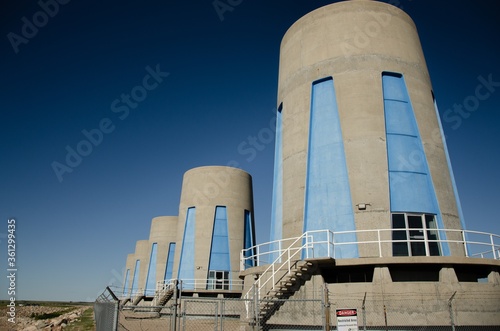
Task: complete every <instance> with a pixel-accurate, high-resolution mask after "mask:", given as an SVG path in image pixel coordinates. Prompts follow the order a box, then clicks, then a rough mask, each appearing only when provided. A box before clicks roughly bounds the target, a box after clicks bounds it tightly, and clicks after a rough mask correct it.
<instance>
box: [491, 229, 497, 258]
mask: <svg viewBox="0 0 500 331" xmlns="http://www.w3.org/2000/svg"><path fill="white" fill-rule="evenodd" d="M490 242H491V250H492V251H493V259H494V260H496V259H497V256H496V253H495V241H493V235H492V234H490Z"/></svg>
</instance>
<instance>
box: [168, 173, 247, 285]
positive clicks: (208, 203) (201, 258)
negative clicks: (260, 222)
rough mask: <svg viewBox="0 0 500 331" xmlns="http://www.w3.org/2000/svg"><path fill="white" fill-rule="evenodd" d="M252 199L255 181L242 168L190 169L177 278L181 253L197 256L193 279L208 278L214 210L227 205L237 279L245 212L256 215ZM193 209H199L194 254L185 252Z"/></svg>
mask: <svg viewBox="0 0 500 331" xmlns="http://www.w3.org/2000/svg"><path fill="white" fill-rule="evenodd" d="M252 196H253V192H252V178H251V176H250V175H249V174H248V173H246V172H245V171H243V170H240V169H236V168H230V167H222V166H210V167H200V168H195V169H191V170H189V171H187V172H186V173H185V174H184V178H183V183H182V193H181V200H180V205H179V224H178V227H177V248H176V253H175V260H174V272H173V275H174V277H177V275H178V272H179V261H180V259H181V254H194V265H193V266H192V267H193V268H194V272H193V274H194V278H195V279H207V275H208V266H209V258H210V249H211V243H212V236H213V228H214V217H215V209H216V207H217V206H226V207H227V219H228V222H227V223H228V224H227V225H228V237H229V252H230V266H231V273H232V278H233V279H235V280H237V279H238V273H239V268H240V251H241V250H242V249H243V244H244V215H245V210H247V211H249V212H251V213H252V215H253V198H252ZM190 207H195V209H196V220H195V235H194V238H196V239H195V243H194V247H195V248H194V251H193V252H188V251H186V250H185V251H184V252H182V247H183V237H184V230H185V225H186V216H187V211H188V208H190ZM252 217H253V216H252ZM252 222H253V220H252Z"/></svg>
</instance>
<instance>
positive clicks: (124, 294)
mask: <svg viewBox="0 0 500 331" xmlns="http://www.w3.org/2000/svg"><path fill="white" fill-rule="evenodd" d="M129 276H130V269H127V272H126V273H125V281H124V282H123V297H124V298H127V297H128V290H129V287H128V282H129V279H128V278H129Z"/></svg>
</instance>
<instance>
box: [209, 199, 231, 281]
mask: <svg viewBox="0 0 500 331" xmlns="http://www.w3.org/2000/svg"><path fill="white" fill-rule="evenodd" d="M227 223H228V220H227V210H226V207H224V206H217V207H216V208H215V218H214V227H213V231H212V245H211V247H210V261H209V264H208V269H209V270H212V271H216V272H228V273H229V271H230V270H231V262H230V256H229V236H228V228H227ZM208 276H210V274H209V275H208Z"/></svg>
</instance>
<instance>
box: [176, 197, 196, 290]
mask: <svg viewBox="0 0 500 331" xmlns="http://www.w3.org/2000/svg"><path fill="white" fill-rule="evenodd" d="M195 226H196V209H195V208H194V207H191V208H188V210H187V214H186V224H185V226H184V236H183V239H182V249H181V257H180V261H179V272H178V274H177V278H178V279H179V280H184V279H189V280H192V279H194V252H195V229H196V228H195ZM189 283H191V284H193V283H192V282H189ZM184 288H185V289H188V290H190V289H193V288H194V284H193V285H185V286H184Z"/></svg>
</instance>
